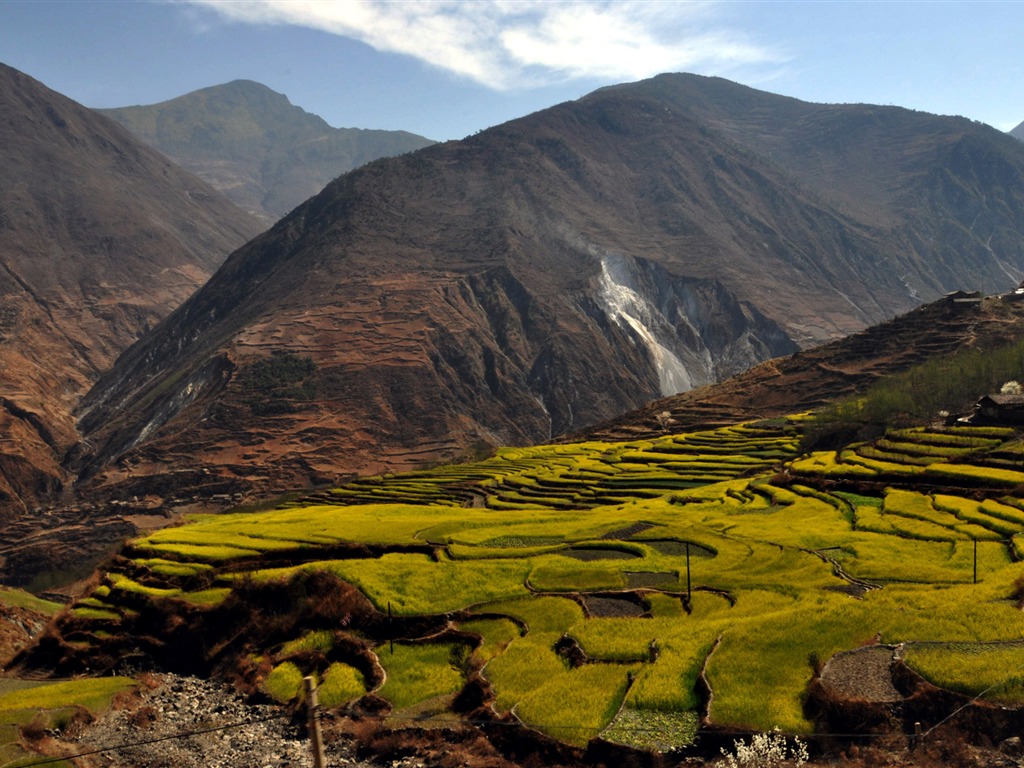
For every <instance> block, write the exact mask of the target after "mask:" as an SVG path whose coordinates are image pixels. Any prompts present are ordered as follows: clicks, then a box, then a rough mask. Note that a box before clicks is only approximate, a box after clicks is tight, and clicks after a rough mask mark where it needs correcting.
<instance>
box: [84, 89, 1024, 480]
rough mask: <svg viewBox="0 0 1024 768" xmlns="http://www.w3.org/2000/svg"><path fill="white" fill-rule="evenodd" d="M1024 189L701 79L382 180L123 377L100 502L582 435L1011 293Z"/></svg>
mask: <svg viewBox="0 0 1024 768" xmlns="http://www.w3.org/2000/svg"><path fill="white" fill-rule="evenodd" d="M803 147H809V148H811V149H812V150H813V151H808V152H804V151H803V150H802V149H801V148H803ZM1022 179H1024V146H1022V145H1021V144H1020V143H1019V142H1016V141H1014V140H1013V139H1012V138H1010V137H1008V136H1007V135H1006V134H1003V133H1000V132H998V131H995V130H993V129H990V128H988V127H986V126H984V125H981V124H977V123H973V122H971V121H967V120H963V119H958V118H946V117H937V116H933V115H928V114H923V113H916V112H911V111H908V110H903V109H899V108H892V107H876V106H864V105H862V106H834V105H832V106H830V105H816V104H807V103H803V102H799V101H797V100H795V99H789V98H785V97H780V96H774V95H772V94H767V93H763V92H759V91H755V90H752V89H749V88H745V87H743V86H739V85H736V84H733V83H729V82H727V81H723V80H718V79H711V78H702V77H696V76H688V75H666V76H661V77H658V78H654V79H653V80H649V81H644V82H641V83H636V84H633V85H628V86H620V87H615V88H608V89H603V90H600V91H597V92H595V93H593V94H591V95H589V96H587V97H585V98H583V99H580V100H579V101H576V102H570V103H566V104H562V105H559V106H557V107H553V108H551V109H548V110H545V111H543V112H539V113H537V114H534V115H530V116H528V117H525V118H522V119H520V120H516V121H512V122H510V123H508V124H506V125H503V126H498V127H496V128H493V129H490V130H488V131H484V132H482V133H480V134H478V135H476V136H473V137H471V138H468V139H466V140H464V141H460V142H449V143H446V144H443V145H436V146H433V147H430V148H427V149H425V150H421V151H419V152H416V153H413V154H411V155H406V156H403V157H399V158H393V159H387V160H380V161H376V162H374V163H372V164H370V165H368V166H365V167H363V168H361V169H359V170H356V171H353V172H351V173H349V174H346V175H344V176H342V177H341V178H340V179H338V180H337V181H336V182H334V183H332V184H331V185H329V186H328V187H327V188H326V189H325V190H324V191H323V192H322V193H321V194H320V195H318V196H317V197H316V198H314V199H312V200H310V201H308V202H307V203H305V204H303V205H302V206H300V207H299V208H298V209H296V210H295V211H294V212H293V213H292V214H290V215H289V216H288V217H286V218H285V219H283V220H282V221H281V222H279V223H278V224H277V225H276V226H275V227H274V228H273V229H271V230H270V231H269V232H267V233H265V234H264V235H263V236H261V237H260V238H257V239H256V240H254V241H252V242H251V243H249V244H247V245H246V246H245V247H244V248H242V249H240V250H239V251H238V252H236V253H235V254H233V256H232V257H231V258H230V259H229V260H228V262H227V263H226V264H225V265H224V267H223V268H222V269H221V270H220V271H219V273H218V274H217V275H216V276H215V277H214V278H213V279H212V280H211V281H210V283H208V284H207V285H206V286H205V287H204V288H203V290H202V291H200V292H199V293H198V294H197V295H195V296H194V297H193V298H192V299H191V300H190V301H189V302H188V303H187V304H186V305H184V306H183V307H182V308H181V310H180V311H178V312H177V313H176V314H175V315H174V316H173V317H171V318H170V319H169V320H168V322H167V323H165V324H164V325H162V326H161V327H160V328H159V329H157V330H156V331H155V332H154V333H152V334H150V335H149V336H147V337H146V338H145V339H144V340H143V341H142V342H140V344H138V345H137V346H135V347H134V348H133V349H131V350H130V351H129V352H128V353H127V354H126V355H125V356H124V357H123V358H122V359H121V360H120V361H119V363H118V365H117V366H116V367H115V368H114V370H112V371H111V372H110V373H109V374H108V375H106V376H104V378H103V380H102V381H101V382H100V383H99V384H98V385H97V387H96V388H95V389H94V390H93V391H92V393H91V394H90V397H89V399H88V401H87V403H86V404H85V409H84V410H83V412H82V426H83V429H84V430H85V433H86V435H87V438H88V441H89V446H90V447H91V449H92V450H91V451H89V452H88V453H87V454H86V455H84V456H83V457H82V460H81V462H80V463H78V464H76V467H77V468H79V469H80V470H81V471H82V472H83V477H84V478H86V479H87V480H88V485H83V486H82V487H83V488H85V489H86V490H88V491H89V492H90V493H92V492H97V491H98V489H100V488H103V489H104V490H102V491H101V492H102V493H105V494H110V493H114V494H120V495H121V498H129V497H132V496H140V497H141V496H144V495H147V494H150V495H153V496H155V497H156V498H158V499H160V498H163V499H166V498H168V496H171V497H173V496H175V495H178V494H179V492H180V494H181V495H185V496H186V497H187V495H188V494H187V493H185V491H188V492H189V493H197V492H198V493H200V494H202V493H206V492H210V491H216V492H221V493H236V492H241V493H244V492H247V491H249V490H251V489H259V490H261V491H267V490H272V489H280V490H283V489H288V488H295V487H302V486H304V485H307V484H311V483H313V484H315V483H324V482H331V481H332V480H334V479H335V478H338V477H344V476H346V475H347V474H348V473H353V472H360V473H365V472H376V471H386V470H389V469H396V470H397V469H403V468H408V467H412V466H416V465H418V464H420V463H424V462H432V461H442V460H453V459H457V458H459V457H463V456H466V455H470V454H472V453H473V452H474V451H479V450H486V449H487V448H488V447H490V446H493V445H502V444H513V445H514V444H524V443H532V442H536V441H540V440H546V439H549V438H551V437H553V436H556V435H559V434H563V433H568V432H573V431H576V430H579V429H581V428H583V427H585V426H587V425H591V424H594V423H597V422H600V421H603V420H606V419H608V418H611V417H613V416H615V415H616V414H620V413H623V412H625V411H628V410H631V409H633V408H636V407H638V406H640V405H642V404H643V403H646V402H649V401H650V400H652V399H655V398H657V397H658V396H659V395H668V394H673V393H677V392H680V391H685V390H688V389H691V388H695V387H700V386H703V385H706V384H710V383H712V382H714V381H717V380H720V379H722V378H725V377H727V376H729V375H732V374H735V373H737V372H739V371H742V370H745V369H746V368H748V367H750V366H751V365H754V364H756V363H758V362H760V361H762V360H765V359H768V358H771V357H777V356H779V355H785V354H790V353H792V352H794V351H796V350H797V349H798V348H801V347H809V346H813V345H816V344H819V343H822V342H826V341H829V340H832V339H835V338H839V337H842V336H844V335H847V334H849V333H853V332H856V331H858V330H860V329H862V328H864V327H866V326H868V325H871V324H873V323H877V322H880V321H883V320H886V319H888V318H891V317H892V316H894V315H896V314H899V313H902V312H905V311H908V310H909V309H911V308H913V307H914V306H916V305H918V304H919V303H920V302H921V300H925V299H932V298H935V297H936V296H938V295H941V294H942V293H944V292H946V291H949V290H954V289H957V288H961V287H964V286H970V287H972V288H973V287H977V288H981V289H984V290H988V291H991V290H1006V289H1009V288H1011V287H1013V286H1015V285H1016V284H1017V282H1018V281H1019V278H1020V276H1021V275H1022V274H1024V234H1022V233H1024V184H1022V183H1021V181H1022ZM840 181H841V183H840ZM274 353H276V355H275V354H274ZM143 370H144V371H145V373H140V372H141V371H143Z"/></svg>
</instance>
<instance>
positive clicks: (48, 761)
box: [19, 713, 291, 768]
mask: <svg viewBox="0 0 1024 768" xmlns="http://www.w3.org/2000/svg"><path fill="white" fill-rule="evenodd" d="M286 717H291V715H290V714H289V713H281V714H277V715H270V716H268V717H260V718H256V719H255V720H247V721H245V722H237V723H228V724H227V725H213V726H210V727H209V728H197V729H196V730H193V731H180V732H178V733H172V734H170V735H168V736H157V737H154V738H152V739H142V740H140V741H126V742H122V743H121V744H117V745H114V746H109V747H99V748H97V749H92V750H89V751H88V752H79V753H77V754H74V755H64V756H63V757H48V758H45V759H44V760H36V761H34V762H31V763H19V765H21V766H24V767H25V768H28V766H36V765H50V764H52V763H59V762H62V761H64V760H76V759H78V758H80V757H90V756H91V755H99V754H102V753H104V752H117V751H119V750H122V749H131V748H132V747H145V746H148V745H150V744H159V743H160V742H162V741H173V740H175V739H187V738H188V737H190V736H201V735H202V734H204V733H215V732H216V731H230V730H234V729H235V728H244V727H245V726H247V725H259V724H260V723H267V722H270V721H271V720H281V719H283V718H286Z"/></svg>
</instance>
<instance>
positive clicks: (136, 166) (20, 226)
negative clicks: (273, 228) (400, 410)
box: [0, 65, 261, 510]
mask: <svg viewBox="0 0 1024 768" xmlns="http://www.w3.org/2000/svg"><path fill="white" fill-rule="evenodd" d="M0 104H2V105H3V110H2V111H3V117H2V118H0V145H2V146H0V295H3V297H4V302H3V308H2V310H0V346H2V349H3V355H2V360H3V365H2V367H0V435H2V438H0V439H2V441H3V449H2V451H0V508H2V509H4V510H7V509H8V508H15V509H22V510H24V509H27V508H29V507H31V506H34V505H35V504H37V503H39V502H40V501H41V500H43V499H46V498H48V497H52V496H53V495H54V494H58V493H59V492H60V489H61V488H62V487H63V485H64V484H65V483H67V482H68V481H69V480H70V478H69V477H68V476H67V474H66V472H65V471H64V470H63V469H62V467H61V465H60V463H61V461H62V459H63V457H64V453H65V452H66V451H67V450H68V449H70V448H71V447H72V446H74V445H75V444H77V442H78V440H79V435H78V432H77V430H76V426H75V421H74V419H73V418H72V415H71V411H72V409H73V408H74V406H75V405H76V404H77V401H78V398H80V397H81V396H82V395H83V394H84V393H85V391H86V390H87V389H88V388H89V387H90V386H91V384H92V383H93V381H94V380H95V379H96V377H98V375H99V373H100V372H101V371H103V370H105V369H106V368H108V367H109V366H110V365H111V364H112V363H113V362H114V359H115V358H116V357H117V355H118V354H119V353H120V352H121V351H122V350H123V349H124V348H125V347H127V346H128V345H129V344H130V343H131V342H133V341H135V340H136V339H137V338H139V336H140V335H142V333H143V332H144V331H145V330H147V329H148V328H150V327H152V326H155V325H156V324H157V322H158V321H159V320H160V319H161V318H162V317H163V316H165V315H166V314H167V313H168V312H170V310H171V309H173V308H174V307H176V306H177V305H178V304H180V303H181V302H182V301H184V300H185V299H186V298H187V297H188V296H189V295H190V294H191V293H192V292H193V291H194V290H195V289H196V288H197V287H198V286H199V285H200V284H201V283H202V282H203V281H204V280H205V279H206V278H207V277H208V276H209V275H210V274H211V273H212V272H213V271H214V269H215V268H216V267H217V266H218V265H219V264H220V262H221V261H222V260H223V258H224V257H225V256H226V255H227V253H228V252H229V251H230V250H232V249H233V248H235V247H237V246H238V245H239V244H241V243H243V242H245V241H246V240H247V239H249V238H250V237H251V236H252V235H254V234H256V233H257V232H259V231H260V229H261V226H260V225H259V223H258V222H257V221H256V220H255V219H252V218H251V217H249V216H248V215H247V214H245V213H243V212H242V211H241V210H239V209H237V208H236V207H235V206H233V205H232V204H231V203H229V202H228V201H227V200H226V199H225V198H223V197H221V196H220V195H219V194H217V193H216V192H215V191H214V190H213V189H211V188H210V187H208V186H207V185H205V184H204V183H202V182H201V181H200V180H199V179H197V178H195V177H193V176H191V175H188V174H186V173H184V172H183V171H181V170H180V169H178V168H177V167H176V166H174V165H172V164H171V163H170V162H169V161H168V160H167V159H166V158H164V157H163V156H162V155H160V154H158V153H157V152H155V151H154V150H152V149H150V148H149V147H146V146H144V145H143V144H141V143H140V142H138V141H136V140H135V139H134V138H132V137H131V135H130V134H129V133H128V132H127V131H126V130H125V129H123V128H122V127H121V126H120V125H118V124H117V123H115V122H113V121H111V120H108V119H107V118H105V117H102V116H100V115H97V114H95V113H94V112H92V111H90V110H87V109H86V108H85V107H83V106H81V105H79V104H77V103H75V102H73V101H71V100H70V99H67V98H66V97H64V96H61V95H60V94H58V93H56V92H54V91H52V90H50V89H48V88H47V87H46V86H45V85H43V84H42V83H39V82H38V81H36V80H34V79H33V78H31V77H29V76H28V75H25V74H23V73H21V72H18V71H17V70H15V69H12V68H10V67H7V66H5V65H0Z"/></svg>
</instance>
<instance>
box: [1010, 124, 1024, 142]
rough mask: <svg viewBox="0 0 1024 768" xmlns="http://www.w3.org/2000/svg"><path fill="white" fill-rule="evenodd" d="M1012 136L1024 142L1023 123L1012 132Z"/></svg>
mask: <svg viewBox="0 0 1024 768" xmlns="http://www.w3.org/2000/svg"><path fill="white" fill-rule="evenodd" d="M1010 135H1011V136H1013V137H1014V138H1015V139H1020V140H1021V141H1024V123H1021V124H1020V125H1018V126H1017V127H1016V128H1014V129H1013V130H1012V131H1010Z"/></svg>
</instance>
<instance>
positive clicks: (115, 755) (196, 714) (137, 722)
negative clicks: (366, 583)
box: [62, 675, 419, 768]
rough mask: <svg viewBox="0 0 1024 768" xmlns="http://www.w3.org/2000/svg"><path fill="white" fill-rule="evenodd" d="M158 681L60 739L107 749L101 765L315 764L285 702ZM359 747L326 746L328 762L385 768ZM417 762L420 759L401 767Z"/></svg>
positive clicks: (80, 747)
mask: <svg viewBox="0 0 1024 768" xmlns="http://www.w3.org/2000/svg"><path fill="white" fill-rule="evenodd" d="M158 679H159V681H160V682H159V685H158V686H157V687H156V688H154V689H152V690H148V691H144V692H143V693H142V694H141V700H140V701H139V702H138V703H137V704H135V705H133V706H132V707H131V708H130V709H115V710H112V711H110V712H109V713H107V714H106V715H104V716H102V717H100V718H98V719H97V720H95V721H94V722H92V723H90V724H89V725H86V726H84V727H83V728H82V730H81V731H80V732H79V733H78V734H77V738H75V739H74V740H73V741H71V740H69V739H68V738H67V737H65V738H63V739H62V741H63V742H64V743H65V744H67V745H68V746H70V747H71V749H73V750H74V751H75V752H76V753H78V754H81V753H85V752H89V751H92V750H99V749H104V750H105V751H103V752H101V753H99V754H96V755H94V756H91V757H89V758H87V759H88V760H89V762H88V765H89V766H96V767H97V768H99V767H100V766H102V767H103V768H237V767H239V766H244V767H245V768H306V767H307V766H308V767H309V768H312V765H313V757H312V752H311V749H310V744H309V740H308V738H307V735H306V729H305V726H304V725H301V726H300V725H296V724H295V723H294V722H293V721H292V720H291V718H290V717H289V716H288V715H287V713H286V712H285V711H284V710H283V709H282V708H281V707H277V706H274V705H269V704H258V705H253V704H247V703H246V702H245V701H244V700H243V699H242V698H241V697H240V696H239V695H238V694H236V693H235V692H234V691H233V690H231V689H230V688H228V687H225V686H224V685H221V684H218V683H214V682H212V681H209V680H201V679H198V678H191V677H179V676H176V675H160V676H159V678H158ZM184 734H191V735H184ZM146 742H148V743H146ZM121 745H123V746H121ZM111 747H114V748H112V749H107V748H111ZM354 752H355V749H354V744H352V743H351V742H349V741H343V742H334V743H331V744H328V745H327V748H326V757H327V765H328V766H329V768H341V766H345V767H346V768H379V766H377V764H375V763H372V762H366V761H360V760H357V759H356V758H355V757H354ZM401 762H403V763H404V762H405V761H401ZM389 765H394V763H389ZM413 765H419V763H414V762H413V761H410V762H409V766H403V767H402V768H412V766H413ZM396 768H397V766H396Z"/></svg>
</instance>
